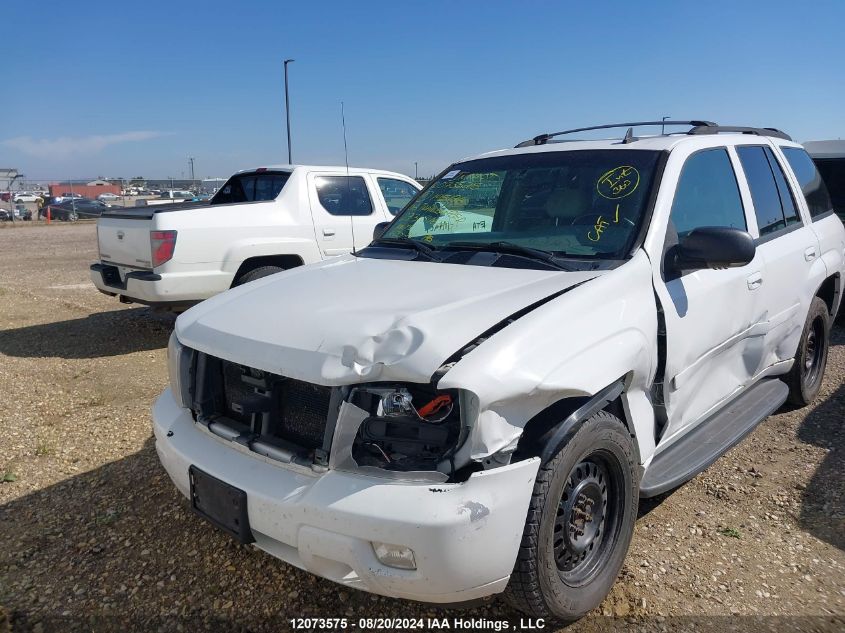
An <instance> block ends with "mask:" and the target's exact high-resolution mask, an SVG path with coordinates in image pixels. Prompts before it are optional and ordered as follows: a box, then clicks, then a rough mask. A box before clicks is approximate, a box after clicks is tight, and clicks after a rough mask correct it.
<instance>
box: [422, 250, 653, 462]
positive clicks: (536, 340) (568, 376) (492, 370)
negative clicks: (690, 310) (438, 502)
mask: <svg viewBox="0 0 845 633" xmlns="http://www.w3.org/2000/svg"><path fill="white" fill-rule="evenodd" d="M469 342H470V341H467V343H469ZM656 366H657V311H656V307H655V302H654V293H653V291H652V287H651V265H650V262H649V261H648V258H647V257H646V254H645V253H644V252H642V251H640V252H638V253H637V254H636V255H635V256H634V257H633V258H632V259H631V260H630V261H628V262H627V263H625V264H624V265H622V266H620V267H619V268H617V269H615V270H612V271H610V272H607V273H605V274H603V275H602V276H601V277H598V278H596V279H593V280H590V281H588V282H586V283H584V284H582V285H580V286H577V287H575V288H573V289H571V290H570V291H568V292H566V293H564V294H563V295H561V296H560V297H558V298H556V299H554V300H552V301H550V302H548V303H546V304H544V305H543V306H541V307H539V308H537V309H536V310H534V311H532V312H530V313H529V314H527V315H525V316H523V317H522V318H520V319H518V320H517V321H515V322H514V323H512V324H511V325H509V326H508V327H506V328H505V329H504V330H502V331H500V332H499V333H497V334H495V335H493V336H492V337H491V338H490V339H489V340H487V341H485V342H484V343H482V344H481V345H479V346H478V347H477V348H476V349H474V350H473V351H471V352H470V353H469V354H467V355H466V356H464V357H463V358H462V359H461V360H460V361H459V362H458V363H457V364H456V365H455V366H454V367H453V368H452V369H451V370H449V372H448V373H447V374H446V375H445V376H444V377H443V378H442V379H441V380H440V382H439V383H438V386H439V387H440V388H463V389H468V390H469V391H471V392H472V393H473V394H475V395H476V396H477V397H478V410H479V411H480V413H479V419H478V421H477V423H476V424H475V425H474V427H473V431H472V436H471V438H470V450H471V454H472V456H473V457H474V458H478V457H481V456H485V455H490V454H492V453H495V452H497V451H499V450H502V449H505V448H508V447H511V446H513V445H514V443H515V442H516V441H517V440H518V438H519V436H520V434H521V433H522V428H523V427H524V426H525V424H526V423H527V422H528V421H529V420H530V419H531V418H532V417H534V416H535V415H536V414H538V413H540V412H541V411H542V410H544V409H545V408H547V407H548V406H549V405H551V404H553V403H555V402H557V401H559V400H561V399H564V398H568V397H574V396H590V395H593V394H595V393H597V392H598V391H600V390H601V389H603V388H604V387H606V386H608V385H609V384H611V383H612V382H614V381H616V380H619V379H620V378H624V380H625V393H624V394H623V399H624V400H623V401H624V404H625V407H626V410H627V411H628V412H629V413H630V414H631V417H632V421H633V424H634V427H635V428H634V432H635V434H636V438H637V442H638V444H639V449H640V456H641V458H642V459H643V460H645V459H648V457H650V455H651V454H652V452H653V450H654V431H653V428H654V416H653V409H652V407H651V404H650V396H649V389H650V386H651V383H652V380H653V378H654V372H655V369H656Z"/></svg>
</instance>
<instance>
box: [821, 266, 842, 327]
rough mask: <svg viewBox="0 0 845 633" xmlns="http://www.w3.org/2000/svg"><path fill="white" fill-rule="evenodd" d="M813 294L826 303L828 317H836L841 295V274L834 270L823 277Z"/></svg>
mask: <svg viewBox="0 0 845 633" xmlns="http://www.w3.org/2000/svg"><path fill="white" fill-rule="evenodd" d="M815 296H816V297H818V298H819V299H821V300H822V301H824V302H825V304H827V311H828V313H829V314H830V318H831V319H833V318H834V317H836V313H837V310H838V308H839V305H840V301H841V297H842V277H841V275H840V274H839V273H838V272H836V273H834V274H832V275H830V276H829V277H828V278H827V279H825V280H824V281H823V282H822V283H821V285H820V286H819V288H818V290H816V294H815Z"/></svg>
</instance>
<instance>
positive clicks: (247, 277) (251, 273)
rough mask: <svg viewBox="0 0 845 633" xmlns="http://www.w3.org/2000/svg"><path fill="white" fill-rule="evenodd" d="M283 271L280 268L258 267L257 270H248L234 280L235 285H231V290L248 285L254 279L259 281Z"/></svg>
mask: <svg viewBox="0 0 845 633" xmlns="http://www.w3.org/2000/svg"><path fill="white" fill-rule="evenodd" d="M283 270H284V268H282V267H280V266H259V267H258V268H253V269H252V270H248V271H247V272H245V273H243V274H241V275H240V276H238V278H237V279H235V283H233V284H232V288H234V287H235V286H242V285H243V284H248V283H249V282H250V281H255V280H256V279H261V278H262V277H268V276H270V275H275V274H276V273H280V272H282V271H283Z"/></svg>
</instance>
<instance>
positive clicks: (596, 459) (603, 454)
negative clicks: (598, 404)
mask: <svg viewBox="0 0 845 633" xmlns="http://www.w3.org/2000/svg"><path fill="white" fill-rule="evenodd" d="M638 464H639V457H638V452H637V449H636V446H635V445H634V443H633V440H632V438H631V435H630V433H628V430H627V429H626V428H625V425H624V424H623V423H622V422H621V421H620V420H619V418H617V417H616V416H614V415H611V414H610V413H608V412H606V411H599V412H598V413H596V414H595V415H593V416H592V417H590V418H589V419H588V420H587V421H586V422H584V423H583V424H582V426H581V428H579V429H578V431H577V432H576V433H575V435H574V436H573V437H572V439H571V440H570V441H569V442H568V443H567V444H566V445H565V446H564V447H563V448H561V449H560V451H559V452H558V453H557V454H556V455H555V456H554V458H552V459H551V460H550V461H549V463H548V464H545V465H544V466H542V467H541V468H540V471H539V472H538V473H537V480H536V481H535V483H534V492H533V494H532V497H531V504H530V505H529V508H528V517H527V519H526V523H525V530H524V531H523V536H522V543H521V544H520V548H519V554H518V556H517V560H516V565H515V567H514V571H513V574H511V578H510V582H509V583H508V587H507V589H506V590H505V594H504V597H505V600H507V601H508V602H509V603H510V604H511V606H513V607H515V608H516V609H519V610H520V611H522V612H523V613H525V614H527V615H530V616H532V617H537V618H544V619H546V620H551V621H559V622H571V621H573V620H577V619H578V618H580V617H582V616H583V615H585V614H586V613H587V612H588V611H590V610H591V609H594V608H595V607H597V606H598V605H599V604H600V603H601V601H602V600H603V599H604V597H605V596H606V595H607V593H608V592H609V591H610V588H611V587H612V586H613V582H614V581H615V580H616V576H617V574H618V573H619V570H620V569H621V567H622V563H623V562H624V560H625V554H626V553H627V551H628V545H629V544H630V542H631V536H632V534H633V531H634V522H635V520H636V517H637V506H638V502H639V485H640V481H639V466H638Z"/></svg>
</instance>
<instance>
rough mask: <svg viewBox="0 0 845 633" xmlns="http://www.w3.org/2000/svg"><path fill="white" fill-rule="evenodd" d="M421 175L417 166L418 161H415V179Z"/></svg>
mask: <svg viewBox="0 0 845 633" xmlns="http://www.w3.org/2000/svg"><path fill="white" fill-rule="evenodd" d="M419 175H420V173H419V169H418V168H417V161H414V180H417V179H418V178H419Z"/></svg>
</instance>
